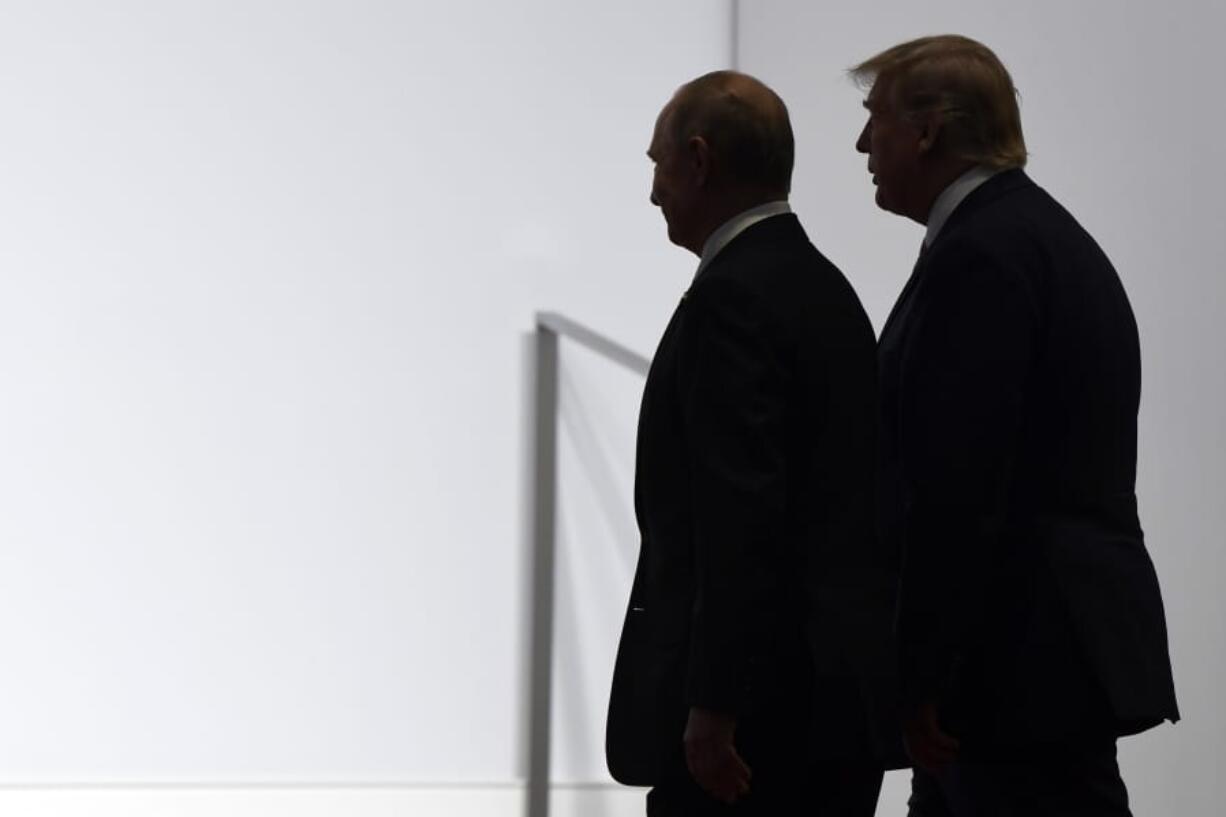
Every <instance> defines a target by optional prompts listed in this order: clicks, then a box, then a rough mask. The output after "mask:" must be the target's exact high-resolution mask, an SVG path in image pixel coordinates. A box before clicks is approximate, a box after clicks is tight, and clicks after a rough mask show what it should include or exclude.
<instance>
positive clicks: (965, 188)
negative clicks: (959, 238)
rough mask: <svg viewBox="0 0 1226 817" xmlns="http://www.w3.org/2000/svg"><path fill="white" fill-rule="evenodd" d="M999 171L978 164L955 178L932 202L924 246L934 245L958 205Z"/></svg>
mask: <svg viewBox="0 0 1226 817" xmlns="http://www.w3.org/2000/svg"><path fill="white" fill-rule="evenodd" d="M999 172H1000V171H998V170H996V169H994V168H991V167H984V166H983V165H976V166H975V167H972V168H971V169H970V170H968V171H966V172H965V173H963V174H962V175H961V176H959V177H958V178H956V179H954V180H953V182H952V183H951V184H950V185H949V187H946V188H945V189H944V190H942V191H941V195H939V196H937V200H936V201H934V202H933V203H932V210H931V211H930V212H929V213H928V232H926V233H924V246H925V247H929V246H931V245H932V242H933V241H935V240H936V237H937V234H938V233H939V232H941V228H942V227H944V226H945V222H946V221H949V217H950V216H951V215H953V212H954V210H957V209H958V205H959V204H961V203H962V202H963V200H964V199H965V198H966V197H967V196H969V195H970V194H971V193H973V192H975V189H976V188H977V187H979V185H981V184H983V183H984V182H986V181H987V180H988V179H990V178H992V177H993V176H995V175H996V174H997V173H999Z"/></svg>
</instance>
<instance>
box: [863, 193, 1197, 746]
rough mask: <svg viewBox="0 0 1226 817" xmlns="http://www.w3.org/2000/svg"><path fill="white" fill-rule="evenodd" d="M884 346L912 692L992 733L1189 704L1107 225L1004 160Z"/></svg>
mask: <svg viewBox="0 0 1226 817" xmlns="http://www.w3.org/2000/svg"><path fill="white" fill-rule="evenodd" d="M878 363H879V371H880V376H881V400H882V416H883V419H884V424H883V429H882V435H881V441H880V451H881V456H882V462H883V467H882V491H883V495H882V502H881V506H882V509H883V511H884V515H883V521H884V535H885V538H886V539H887V541H893V542H897V543H898V544H899V546H900V547H902V548H903V549H904V552H905V555H904V568H903V578H902V587H901V597H900V607H899V609H900V613H899V638H900V646H901V656H902V673H903V687H904V697H905V699H906V700H907V701H908V703H915V702H918V701H920V700H925V699H936V700H938V701H941V702H942V703H943V706H942V716H943V718H944V719H945V720H946V722H947V726H948V727H949V728H950V729H952V730H954V731H956V732H960V733H961V734H963V736H964V737H965V738H967V739H968V740H970V741H971V742H972V743H980V744H982V745H985V746H1004V745H1009V744H1017V743H1019V742H1022V743H1024V742H1027V741H1037V740H1056V739H1066V738H1068V737H1070V736H1076V735H1084V734H1094V735H1101V734H1104V733H1111V734H1115V735H1120V734H1126V733H1131V732H1136V731H1140V730H1141V729H1145V728H1148V727H1149V726H1152V725H1155V724H1157V723H1159V722H1161V721H1162V720H1163V719H1170V720H1172V721H1173V720H1176V719H1177V718H1178V710H1177V708H1176V705H1175V694H1174V687H1173V684H1172V680H1171V669H1170V660H1169V658H1168V654H1167V638H1166V625H1165V621H1164V616H1163V609H1162V600H1161V596H1160V595H1159V590H1158V582H1157V577H1156V575H1155V573H1154V569H1153V565H1152V564H1151V562H1150V559H1149V556H1148V554H1147V553H1146V550H1145V545H1144V541H1143V538H1142V534H1141V527H1140V524H1139V522H1138V518H1137V506H1136V496H1135V493H1134V483H1135V477H1136V453H1137V407H1138V402H1139V399H1140V351H1139V345H1138V339H1137V327H1136V322H1135V319H1134V318H1133V314H1132V310H1131V308H1130V306H1129V304H1128V299H1127V297H1126V296H1125V294H1124V289H1123V287H1122V285H1121V284H1120V280H1119V277H1118V276H1117V275H1116V273H1115V270H1114V269H1113V268H1112V266H1111V263H1110V262H1109V261H1108V260H1107V257H1106V256H1105V255H1104V254H1103V252H1102V250H1101V249H1099V247H1098V245H1097V244H1096V243H1095V242H1094V240H1093V239H1092V238H1091V237H1090V236H1089V235H1088V234H1087V233H1086V232H1085V230H1083V229H1082V228H1081V226H1080V225H1079V224H1078V223H1077V222H1076V221H1075V220H1074V219H1073V217H1072V216H1071V215H1070V214H1069V213H1068V212H1067V211H1066V210H1064V208H1062V207H1061V206H1060V205H1059V204H1058V203H1056V201H1055V200H1053V199H1052V198H1051V197H1050V196H1049V195H1048V194H1047V193H1046V192H1044V191H1043V190H1042V189H1041V188H1039V187H1038V186H1037V185H1035V184H1034V183H1033V182H1032V181H1031V180H1030V179H1029V178H1027V176H1026V175H1025V174H1024V173H1023V172H1022V171H1021V170H1012V171H1007V172H1004V173H1001V174H999V175H997V176H995V177H993V178H992V179H990V180H989V181H988V182H986V183H985V184H984V185H983V186H981V187H980V188H978V189H977V190H976V191H975V192H973V193H972V194H971V195H970V196H968V197H967V198H966V199H965V200H964V201H963V202H962V204H961V205H960V206H959V207H958V208H957V209H956V210H955V211H954V213H953V214H952V216H951V217H950V219H949V221H948V222H947V223H946V224H945V226H944V228H943V229H942V231H941V232H940V233H939V234H938V236H937V238H936V239H935V241H934V242H933V244H932V246H931V247H929V248H928V250H927V251H926V252H925V253H924V254H923V256H922V257H921V258H920V260H919V262H918V263H917V264H916V268H915V271H914V273H913V274H912V276H911V280H910V281H908V283H907V285H906V288H905V289H904V290H903V293H902V295H901V296H900V298H899V300H898V303H897V304H896V305H895V307H894V311H893V313H892V314H891V316H890V319H889V321H888V322H887V324H886V326H885V327H884V328H883V330H882V335H881V340H880V344H879V356H878Z"/></svg>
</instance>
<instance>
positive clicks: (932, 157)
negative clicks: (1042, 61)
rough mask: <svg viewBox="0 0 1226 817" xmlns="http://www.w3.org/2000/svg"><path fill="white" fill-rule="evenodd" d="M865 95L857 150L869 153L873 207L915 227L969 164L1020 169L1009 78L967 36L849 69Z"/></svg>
mask: <svg viewBox="0 0 1226 817" xmlns="http://www.w3.org/2000/svg"><path fill="white" fill-rule="evenodd" d="M850 73H851V75H852V78H853V79H855V80H856V82H858V83H859V84H860V86H861V87H862V88H865V89H867V90H868V97H867V98H866V99H865V101H864V107H865V108H867V109H868V112H869V117H868V122H867V123H866V124H865V125H864V129H863V130H862V131H861V132H860V137H859V139H857V140H856V150H858V151H859V152H861V153H865V154H868V170H869V172H870V173H872V174H873V182H874V183H875V184H876V185H877V204H878V206H880V207H881V208H883V209H885V210H889V211H891V212H894V213H898V214H899V215H904V216H907V217H909V218H912V219H914V220H916V221H919V222H921V223H925V222H926V221H927V219H928V213H929V210H930V209H931V207H932V203H933V201H934V200H935V199H936V197H937V195H939V194H940V192H941V190H943V189H944V188H945V186H947V185H948V184H949V183H950V182H952V181H953V180H954V179H955V178H957V176H958V175H959V174H960V173H961V172H963V171H964V170H965V169H967V168H970V167H973V166H975V165H982V166H985V167H990V168H995V169H998V170H1004V169H1006V168H1011V167H1022V166H1023V165H1025V164H1026V143H1025V141H1024V140H1023V139H1022V120H1021V115H1020V114H1019V112H1018V107H1017V92H1016V90H1015V89H1014V87H1013V80H1012V78H1010V76H1009V72H1008V71H1007V70H1006V69H1005V66H1004V65H1003V64H1001V62H1000V60H999V59H998V58H997V57H996V55H995V54H993V53H992V51H991V49H989V48H988V47H987V46H985V45H983V44H982V43H979V42H976V41H975V40H972V39H969V38H967V37H960V36H957V35H953V34H946V35H942V36H938V37H922V38H920V39H918V40H910V41H908V42H905V43H900V44H899V45H896V46H894V47H893V48H888V49H886V50H885V51H882V52H881V53H880V54H878V55H877V56H875V57H872V58H870V59H868V60H865V61H864V62H862V63H860V64H859V65H857V66H855V67H854V68H852V69H851V72H850Z"/></svg>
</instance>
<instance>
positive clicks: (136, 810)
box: [0, 772, 906, 817]
mask: <svg viewBox="0 0 1226 817" xmlns="http://www.w3.org/2000/svg"><path fill="white" fill-rule="evenodd" d="M643 794H644V792H643V790H637V789H626V788H622V787H620V786H565V785H559V786H555V787H554V790H553V796H552V797H551V801H550V817H641V815H642V814H643ZM524 797H525V795H524V790H523V787H522V786H520V785H518V784H505V785H502V784H492V785H471V786H427V785H419V786H400V785H390V784H389V785H378V784H372V785H361V784H357V785H349V786H329V785H300V786H271V785H270V786H223V785H217V786H208V785H201V786H192V785H181V786H180V785H173V786H137V785H132V786H127V785H112V786H94V785H76V786H0V814H3V815H6V817H9V816H11V817H406V815H412V817H520V816H521V815H522V814H523V811H524ZM905 804H906V777H905V776H904V775H903V774H902V773H898V772H895V773H891V774H890V775H887V777H886V783H885V786H884V788H883V790H882V794H881V801H880V803H879V804H878V808H877V814H878V815H879V816H880V817H886V816H887V815H888V816H889V817H903V815H905V814H906V805H905Z"/></svg>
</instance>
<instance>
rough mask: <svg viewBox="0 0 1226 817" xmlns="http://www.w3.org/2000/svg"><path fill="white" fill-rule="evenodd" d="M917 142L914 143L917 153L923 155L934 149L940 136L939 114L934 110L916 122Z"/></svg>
mask: <svg viewBox="0 0 1226 817" xmlns="http://www.w3.org/2000/svg"><path fill="white" fill-rule="evenodd" d="M917 128H918V129H919V142H917V143H916V146H917V148H918V149H919V154H920V155H921V156H925V155H927V154H930V153H932V152H933V151H934V150H936V146H937V141H938V140H939V138H940V136H941V116H940V114H938V113H937V112H936V111H929V112H928V113H926V114H924V115H923V117H922V118H920V120H919V122H918V123H917Z"/></svg>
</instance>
